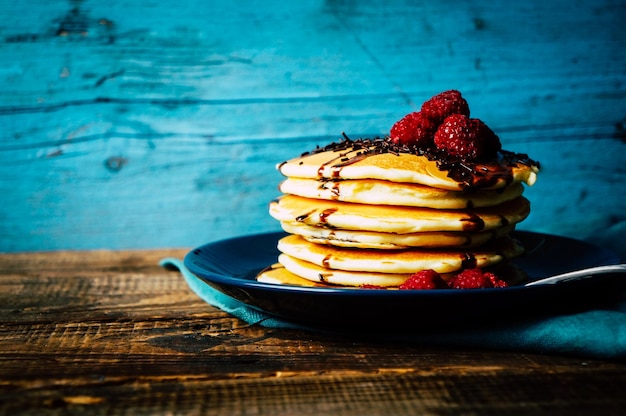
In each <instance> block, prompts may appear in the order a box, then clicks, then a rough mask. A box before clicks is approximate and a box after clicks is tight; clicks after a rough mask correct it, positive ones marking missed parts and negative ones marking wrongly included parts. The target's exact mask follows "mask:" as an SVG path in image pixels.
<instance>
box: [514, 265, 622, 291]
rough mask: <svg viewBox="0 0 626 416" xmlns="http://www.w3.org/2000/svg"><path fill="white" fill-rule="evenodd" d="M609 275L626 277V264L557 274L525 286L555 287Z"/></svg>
mask: <svg viewBox="0 0 626 416" xmlns="http://www.w3.org/2000/svg"><path fill="white" fill-rule="evenodd" d="M607 274H625V275H626V264H612V265H608V266H598V267H589V268H586V269H581V270H575V271H573V272H568V273H563V274H557V275H555V276H550V277H546V278H544V279H539V280H535V281H534V282H530V283H526V284H525V285H524V286H538V285H553V284H557V283H561V282H567V281H571V280H582V279H590V278H593V277H596V276H600V275H607Z"/></svg>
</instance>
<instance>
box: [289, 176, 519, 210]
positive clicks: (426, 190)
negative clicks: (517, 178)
mask: <svg viewBox="0 0 626 416" xmlns="http://www.w3.org/2000/svg"><path fill="white" fill-rule="evenodd" d="M280 191H281V192H283V193H285V194H292V195H298V196H302V197H306V198H317V199H327V200H332V201H344V202H356V203H361V204H373V205H402V206H413V207H427V208H436V209H465V208H472V207H473V208H480V207H489V206H494V205H499V204H501V203H503V202H507V201H511V200H513V199H515V198H517V197H519V196H521V195H522V193H523V191H524V187H523V185H522V184H520V183H515V184H512V185H511V186H507V187H505V188H502V189H498V190H478V191H474V192H463V191H450V190H446V189H441V188H433V187H429V186H424V185H418V184H412V183H401V182H390V181H383V180H379V179H355V180H326V179H324V180H316V179H301V178H288V179H286V180H285V181H283V182H282V183H281V184H280Z"/></svg>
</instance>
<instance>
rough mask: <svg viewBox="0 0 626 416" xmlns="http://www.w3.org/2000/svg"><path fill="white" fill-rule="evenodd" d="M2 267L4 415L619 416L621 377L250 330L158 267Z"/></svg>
mask: <svg viewBox="0 0 626 416" xmlns="http://www.w3.org/2000/svg"><path fill="white" fill-rule="evenodd" d="M186 251H187V250H184V249H178V250H151V251H87V252H75V251H68V252H48V253H16V254H2V255H0V386H1V387H0V414H11V415H16V414H37V415H55V414H68V413H80V414H84V413H93V414H111V415H119V414H128V415H142V414H149V415H153V414H221V413H224V414H229V415H235V414H271V415H291V414H298V415H299V414H315V415H318V414H324V413H326V414H341V415H348V414H349V415H352V414H359V415H362V414H385V415H391V414H416V413H417V414H437V415H441V414H454V415H458V414H480V415H487V414H497V415H501V414H538V413H549V414H584V413H593V414H603V415H606V414H616V415H617V414H623V413H622V412H623V411H624V410H625V409H626V395H624V391H623V389H624V386H626V364H625V363H619V362H610V361H601V360H589V359H581V358H572V357H562V356H548V355H535V354H522V353H509V352H498V351H486V350H466V349H435V348H428V347H423V346H420V347H418V346H415V345H411V344H408V343H407V344H402V343H384V342H380V343H371V342H365V341H356V340H351V339H334V338H328V337H325V336H320V335H316V334H311V333H306V332H299V331H287V330H275V329H264V328H260V327H256V326H249V325H247V324H245V323H244V322H242V321H240V320H238V319H236V318H233V317H231V316H229V315H227V314H226V313H224V312H222V311H220V310H218V309H216V308H214V307H212V306H210V305H208V304H206V303H204V302H203V301H202V300H200V299H199V298H198V297H197V296H196V295H195V294H193V293H192V292H191V291H190V290H189V288H188V287H187V286H186V284H185V282H184V280H183V278H182V277H181V276H180V274H178V273H177V272H174V271H169V270H165V269H163V268H161V267H159V266H158V262H159V260H160V259H161V258H163V257H167V256H176V257H182V256H184V254H185V253H186Z"/></svg>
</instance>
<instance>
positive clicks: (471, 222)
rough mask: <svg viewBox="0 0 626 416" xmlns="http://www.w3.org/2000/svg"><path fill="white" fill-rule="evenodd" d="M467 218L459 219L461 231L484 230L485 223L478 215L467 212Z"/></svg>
mask: <svg viewBox="0 0 626 416" xmlns="http://www.w3.org/2000/svg"><path fill="white" fill-rule="evenodd" d="M467 214H468V215H469V217H467V218H461V222H462V223H463V231H469V232H477V231H482V230H483V229H484V228H485V221H484V220H483V219H482V218H480V217H479V216H478V215H476V214H473V213H470V212H468V213H467Z"/></svg>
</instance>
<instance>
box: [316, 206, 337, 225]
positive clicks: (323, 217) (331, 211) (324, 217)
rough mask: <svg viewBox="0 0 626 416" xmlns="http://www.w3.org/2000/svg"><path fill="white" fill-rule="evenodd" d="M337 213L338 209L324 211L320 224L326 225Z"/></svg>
mask: <svg viewBox="0 0 626 416" xmlns="http://www.w3.org/2000/svg"><path fill="white" fill-rule="evenodd" d="M335 212H337V208H328V209H325V210H324V211H322V213H321V214H320V222H321V223H322V224H325V223H326V222H327V221H328V217H330V216H331V215H333V214H334V213H335Z"/></svg>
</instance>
